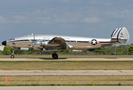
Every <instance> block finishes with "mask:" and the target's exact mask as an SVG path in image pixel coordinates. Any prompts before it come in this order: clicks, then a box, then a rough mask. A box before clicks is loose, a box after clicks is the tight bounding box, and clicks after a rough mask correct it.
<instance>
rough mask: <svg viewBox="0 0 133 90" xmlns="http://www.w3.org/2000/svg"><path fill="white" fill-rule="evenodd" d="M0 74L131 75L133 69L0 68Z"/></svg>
mask: <svg viewBox="0 0 133 90" xmlns="http://www.w3.org/2000/svg"><path fill="white" fill-rule="evenodd" d="M0 75H133V70H0Z"/></svg>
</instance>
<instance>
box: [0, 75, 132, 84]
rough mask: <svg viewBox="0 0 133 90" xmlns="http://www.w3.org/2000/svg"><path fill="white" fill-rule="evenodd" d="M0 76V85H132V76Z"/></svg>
mask: <svg viewBox="0 0 133 90" xmlns="http://www.w3.org/2000/svg"><path fill="white" fill-rule="evenodd" d="M7 77H8V82H5V76H0V86H133V76H88V75H87V76H80V75H79V76H7Z"/></svg>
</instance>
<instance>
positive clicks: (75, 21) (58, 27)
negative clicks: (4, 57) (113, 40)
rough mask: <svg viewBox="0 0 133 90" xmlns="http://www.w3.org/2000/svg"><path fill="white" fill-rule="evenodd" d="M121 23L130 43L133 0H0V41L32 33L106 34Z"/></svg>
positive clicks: (94, 35)
mask: <svg viewBox="0 0 133 90" xmlns="http://www.w3.org/2000/svg"><path fill="white" fill-rule="evenodd" d="M121 27H126V28H127V29H128V31H129V33H130V41H129V42H128V43H127V44H131V43H133V40H132V38H133V35H132V34H133V0H0V43H1V42H2V41H4V40H8V39H11V38H14V37H19V36H25V35H29V34H32V33H33V34H34V35H38V34H50V35H66V36H80V37H96V38H110V37H111V34H112V32H113V31H114V30H115V29H116V28H121Z"/></svg>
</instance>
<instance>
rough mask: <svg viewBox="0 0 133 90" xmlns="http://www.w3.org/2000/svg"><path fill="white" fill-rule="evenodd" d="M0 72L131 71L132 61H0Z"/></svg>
mask: <svg viewBox="0 0 133 90" xmlns="http://www.w3.org/2000/svg"><path fill="white" fill-rule="evenodd" d="M0 70H133V61H0Z"/></svg>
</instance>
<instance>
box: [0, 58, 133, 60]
mask: <svg viewBox="0 0 133 90" xmlns="http://www.w3.org/2000/svg"><path fill="white" fill-rule="evenodd" d="M0 61H133V58H59V59H52V58H51V59H50V58H14V59H11V58H0Z"/></svg>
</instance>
